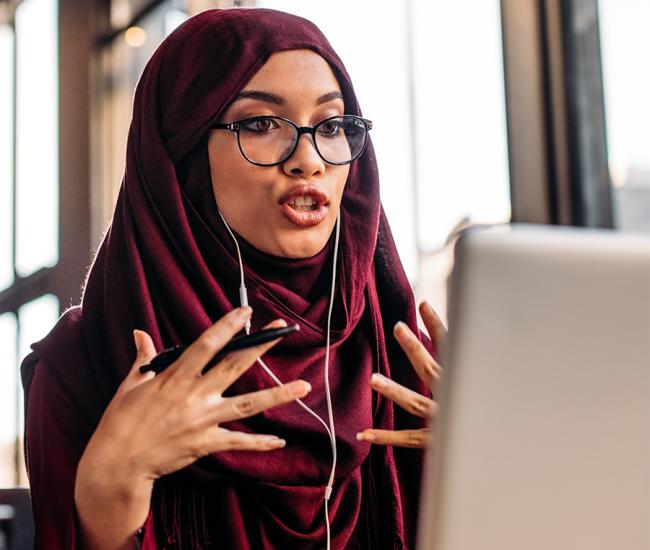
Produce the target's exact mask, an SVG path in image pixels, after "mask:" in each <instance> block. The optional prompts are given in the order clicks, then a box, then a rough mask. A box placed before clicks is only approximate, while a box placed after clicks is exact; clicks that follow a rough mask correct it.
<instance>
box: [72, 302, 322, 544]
mask: <svg viewBox="0 0 650 550" xmlns="http://www.w3.org/2000/svg"><path fill="white" fill-rule="evenodd" d="M250 315H251V309H250V308H238V309H235V310H233V311H231V312H229V313H228V314H227V315H225V316H224V317H222V318H221V319H220V320H219V321H218V322H217V323H215V324H214V325H213V326H211V327H210V328H209V329H207V330H206V331H205V332H204V333H203V334H202V335H201V336H200V337H199V338H198V339H197V340H196V341H195V342H194V343H193V344H192V345H191V346H189V347H188V348H187V350H186V351H185V352H184V353H183V355H181V356H180V357H179V359H178V360H177V361H176V362H175V363H173V364H172V365H170V366H169V367H168V368H167V369H166V370H165V371H163V372H162V373H160V374H158V375H157V376H156V375H154V373H152V372H147V373H145V374H142V373H140V367H141V366H142V365H145V364H147V363H149V362H150V361H151V360H152V359H153V358H154V357H155V355H156V350H155V348H154V345H153V342H152V340H151V338H150V337H149V335H148V334H147V333H145V332H142V331H136V332H135V333H134V338H135V340H136V347H137V350H138V354H137V357H136V359H135V362H134V363H133V366H132V368H131V371H130V372H129V374H128V375H127V377H126V378H125V379H124V381H123V382H122V384H121V385H120V387H119V388H118V390H117V392H116V394H115V396H114V397H113V399H112V400H111V402H110V403H109V405H108V407H107V408H106V410H105V412H104V414H103V416H102V418H101V420H100V422H99V425H98V426H97V429H96V430H95V433H94V434H93V436H92V437H91V439H90V441H89V442H88V445H87V447H86V450H85V451H84V453H83V456H82V458H81V460H80V463H79V467H78V469H77V479H76V485H75V502H76V504H77V513H78V516H79V519H80V520H81V523H82V525H83V526H84V531H86V533H87V535H90V534H91V533H88V528H89V527H90V531H92V532H95V529H94V528H93V527H92V523H93V521H94V520H99V521H100V523H105V524H107V525H106V527H108V524H110V523H111V522H110V521H109V518H108V517H107V516H106V513H107V512H110V511H109V510H107V509H106V508H111V506H110V505H109V504H108V502H107V501H111V502H115V498H116V497H117V500H125V501H126V502H125V503H124V504H125V505H126V509H132V508H133V506H135V510H132V513H129V514H127V515H128V516H130V518H129V519H130V521H127V522H126V523H128V524H129V526H128V528H127V529H126V531H125V532H124V534H126V533H128V532H132V529H133V528H134V527H135V529H136V530H137V528H138V527H139V526H140V525H142V523H144V520H145V519H146V515H147V513H148V507H149V499H150V496H151V489H152V488H153V482H154V480H155V479H157V478H159V477H161V476H164V475H166V474H169V473H171V472H175V471H177V470H180V469H182V468H183V467H185V466H188V465H190V464H191V463H193V462H194V461H196V460H197V459H198V458H200V457H202V456H205V455H208V454H211V453H214V452H220V451H228V450H249V451H271V450H274V449H279V448H281V447H284V445H285V441H284V440H282V439H279V438H278V437H276V436H274V435H260V434H249V433H243V432H235V431H230V430H228V429H226V428H223V427H222V426H221V424H222V423H225V422H229V421H233V420H238V419H241V418H245V417H249V416H253V415H255V414H258V413H260V412H262V411H264V410H267V409H269V408H271V407H274V406H277V405H280V404H283V403H287V402H289V401H292V400H294V399H296V398H300V397H304V396H305V395H306V394H307V393H308V392H309V391H310V390H311V386H310V385H309V384H308V383H307V382H305V381H302V380H297V381H294V382H291V383H288V384H285V385H284V386H278V387H274V388H270V389H265V390H261V391H256V392H252V393H247V394H243V395H238V396H233V397H224V396H223V392H224V391H225V390H226V389H227V388H228V387H229V386H231V385H232V384H233V382H235V381H236V380H237V379H238V378H239V377H240V376H241V375H242V374H243V373H244V372H246V370H247V369H248V368H249V367H250V366H251V365H253V364H254V363H255V360H256V358H257V357H259V356H261V355H262V354H264V353H265V352H266V351H267V350H268V349H269V348H271V347H272V346H273V345H275V344H276V343H277V342H278V341H279V339H278V340H274V341H273V342H269V343H266V344H261V345H259V346H256V347H252V348H248V349H243V350H239V351H235V352H232V353H230V354H228V355H227V356H226V357H225V358H224V359H223V360H221V361H220V362H219V363H218V364H217V365H216V366H215V367H214V368H212V369H211V370H210V371H208V372H207V373H206V374H204V375H201V371H202V370H203V368H204V367H205V365H206V364H207V363H208V361H209V360H210V359H211V358H212V357H213V356H214V355H215V354H216V353H217V352H218V351H219V350H220V349H221V348H222V347H223V346H224V345H225V344H226V343H227V342H228V341H229V340H230V339H231V338H232V337H233V336H235V335H236V334H237V333H238V332H239V331H240V330H241V329H242V328H243V327H244V324H245V322H246V320H247V319H249V318H250ZM280 326H286V323H285V322H284V321H281V320H277V321H274V322H273V323H271V324H269V325H268V327H266V328H276V327H280ZM98 493H99V494H98ZM98 497H99V501H104V502H107V505H106V506H104V510H103V511H102V512H101V513H100V511H99V510H97V504H96V503H97V502H98ZM120 497H121V498H120ZM138 502H139V504H137V503H138ZM145 502H146V507H145ZM100 508H101V507H100ZM122 511H123V512H124V511H125V508H122ZM134 514H135V515H136V516H138V517H137V518H136V517H134ZM111 515H112V514H110V513H109V514H108V516H111ZM116 519H117V518H113V521H112V523H113V525H115V523H114V521H115V520H116ZM118 523H121V522H118ZM126 523H125V524H124V527H127V525H126ZM109 530H110V528H109ZM120 531H122V530H121V529H120ZM97 532H101V530H97ZM85 538H86V539H87V540H89V542H90V541H92V543H93V544H95V546H98V547H99V546H102V547H103V546H104V545H103V544H99V545H98V544H97V543H98V542H99V541H97V540H96V537H94V536H89V537H85ZM102 538H103V537H102ZM111 538H112V537H111ZM118 538H119V539H121V540H123V541H124V539H123V538H122V537H121V536H120V537H118ZM112 539H113V538H112ZM113 540H114V541H116V539H113ZM107 542H108V541H107ZM116 542H117V541H116ZM107 547H115V548H120V547H122V546H120V545H119V544H118V545H117V546H114V545H108V546H107Z"/></svg>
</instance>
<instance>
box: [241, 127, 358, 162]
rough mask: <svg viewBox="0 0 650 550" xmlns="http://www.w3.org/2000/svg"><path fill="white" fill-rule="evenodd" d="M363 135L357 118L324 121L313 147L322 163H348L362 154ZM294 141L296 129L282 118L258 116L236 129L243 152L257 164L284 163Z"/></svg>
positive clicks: (318, 128) (317, 130) (296, 137)
mask: <svg viewBox="0 0 650 550" xmlns="http://www.w3.org/2000/svg"><path fill="white" fill-rule="evenodd" d="M366 134H367V128H366V125H365V123H364V122H363V120H361V119H359V118H357V117H354V116H342V117H337V118H332V119H327V120H324V121H323V122H321V123H320V124H318V125H317V126H316V127H315V131H314V136H315V146H316V149H317V150H318V152H319V154H320V155H321V157H323V159H324V160H325V161H327V162H329V163H332V164H341V163H347V162H350V161H351V160H353V159H355V158H356V157H357V156H359V155H360V154H361V152H362V150H363V147H364V145H365V142H366ZM297 141H298V130H297V128H296V127H295V126H294V125H293V124H291V123H290V122H288V121H286V120H282V119H281V118H275V117H258V118H256V119H253V120H250V121H248V122H245V123H242V125H241V126H240V129H239V144H240V147H241V149H242V152H243V153H244V155H245V156H246V157H247V158H248V159H249V160H250V161H252V162H255V163H258V164H278V163H280V162H283V161H284V160H286V159H287V158H288V157H289V156H290V155H291V153H292V152H293V150H294V147H295V145H296V142H297Z"/></svg>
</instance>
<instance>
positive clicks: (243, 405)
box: [233, 396, 255, 416]
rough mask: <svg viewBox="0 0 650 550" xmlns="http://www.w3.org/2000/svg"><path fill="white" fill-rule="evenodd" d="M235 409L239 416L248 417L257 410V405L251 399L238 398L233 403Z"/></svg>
mask: <svg viewBox="0 0 650 550" xmlns="http://www.w3.org/2000/svg"><path fill="white" fill-rule="evenodd" d="M233 408H234V409H235V412H236V413H237V414H238V415H239V416H248V415H250V414H252V413H253V411H254V410H255V405H254V403H253V400H252V399H251V398H250V397H246V396H244V397H238V398H237V399H235V400H234V402H233Z"/></svg>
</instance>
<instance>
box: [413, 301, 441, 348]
mask: <svg viewBox="0 0 650 550" xmlns="http://www.w3.org/2000/svg"><path fill="white" fill-rule="evenodd" d="M418 309H419V311H420V316H421V317H422V321H423V322H424V326H425V327H427V332H428V333H429V337H430V338H431V341H432V342H433V345H434V346H435V348H436V350H437V351H438V353H439V352H440V350H441V349H442V347H443V346H444V345H445V344H446V341H447V329H446V328H445V325H444V324H443V323H442V321H441V320H440V317H438V314H437V313H436V312H435V310H434V309H433V307H431V304H430V303H429V302H427V301H426V300H424V301H423V302H421V303H420V307H419V308H418Z"/></svg>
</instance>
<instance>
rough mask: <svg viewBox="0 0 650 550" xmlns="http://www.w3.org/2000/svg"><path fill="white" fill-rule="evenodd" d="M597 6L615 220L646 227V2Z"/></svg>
mask: <svg viewBox="0 0 650 550" xmlns="http://www.w3.org/2000/svg"><path fill="white" fill-rule="evenodd" d="M598 6H599V19H600V31H601V48H602V50H601V51H602V61H603V80H604V88H605V116H606V121H607V146H608V149H609V152H608V155H609V168H610V175H611V181H612V185H613V200H614V219H615V223H616V226H617V227H619V228H620V229H627V230H640V231H649V232H650V154H649V152H650V102H649V101H648V98H650V71H648V68H647V67H648V59H650V33H648V29H647V27H648V22H650V2H648V1H647V0H627V1H625V2H621V1H620V0H600V1H599V3H598Z"/></svg>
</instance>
